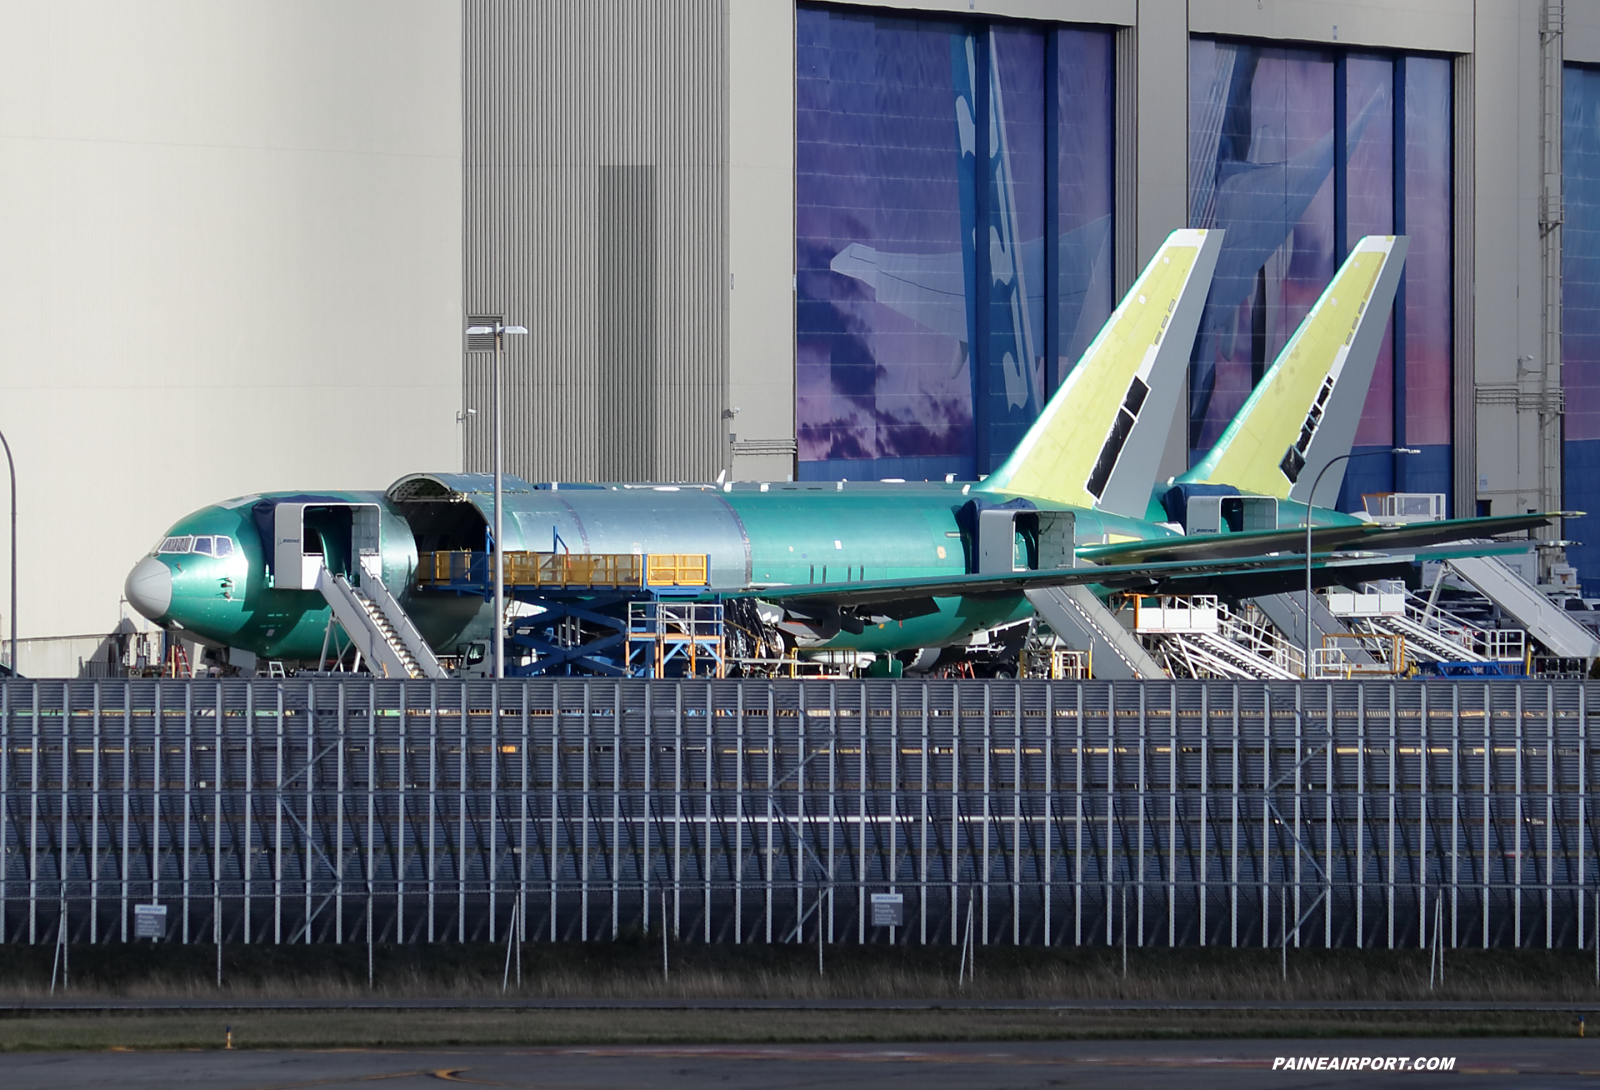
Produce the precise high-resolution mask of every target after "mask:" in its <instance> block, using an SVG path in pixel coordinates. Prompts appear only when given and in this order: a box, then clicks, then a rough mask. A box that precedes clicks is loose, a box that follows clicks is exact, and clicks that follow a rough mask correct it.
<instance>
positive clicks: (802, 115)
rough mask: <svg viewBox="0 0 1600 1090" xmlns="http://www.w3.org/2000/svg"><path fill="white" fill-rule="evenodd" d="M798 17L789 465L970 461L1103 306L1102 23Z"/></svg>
mask: <svg viewBox="0 0 1600 1090" xmlns="http://www.w3.org/2000/svg"><path fill="white" fill-rule="evenodd" d="M797 28H798V39H797V40H798V45H797V52H796V65H797V117H796V148H795V159H796V240H795V249H796V278H795V279H796V283H795V290H796V368H797V375H796V406H795V409H796V429H797V438H798V441H799V448H800V470H801V476H802V477H803V478H812V479H822V478H828V477H839V476H859V477H872V476H902V477H907V478H912V477H937V476H941V475H943V474H945V473H956V474H960V475H962V476H964V477H970V476H973V475H974V474H975V473H981V472H986V471H988V470H990V469H992V468H993V467H994V465H996V464H998V463H999V461H1000V460H1002V459H1004V458H1005V457H1006V455H1008V454H1009V453H1010V451H1011V449H1012V448H1013V447H1014V446H1015V444H1016V443H1017V442H1018V441H1019V440H1020V439H1021V438H1022V436H1023V435H1024V434H1025V433H1026V430H1027V428H1028V426H1029V425H1030V424H1032V422H1033V421H1034V419H1036V418H1037V416H1038V414H1039V411H1040V409H1041V408H1042V406H1043V404H1044V400H1045V397H1046V395H1047V391H1046V390H1045V388H1044V387H1045V382H1046V376H1047V368H1046V362H1047V360H1049V359H1050V357H1051V356H1053V355H1055V356H1058V355H1059V353H1060V352H1061V348H1060V346H1061V345H1068V344H1087V343H1088V341H1089V339H1091V338H1092V337H1093V336H1094V334H1095V333H1096V332H1098V330H1099V327H1100V324H1101V323H1102V322H1103V321H1104V318H1105V316H1106V315H1107V314H1109V313H1110V284H1111V273H1110V223H1111V181H1110V171H1111V165H1110V164H1111V154H1110V140H1111V108H1112V101H1113V99H1112V83H1111V36H1110V35H1109V34H1107V33H1105V32H1103V31H1071V30H1067V29H1064V28H1059V29H1052V30H1048V31H1047V30H1044V29H1041V28H1039V27H1036V26H1031V25H1022V24H1013V23H1002V22H988V21H983V20H968V21H962V22H956V21H939V20H926V19H917V18H914V17H905V16H899V15H877V14H866V13H861V12H854V11H848V10H839V9H833V8H820V7H801V8H800V9H799V10H798V12H797ZM1052 34H1053V35H1056V37H1055V40H1054V43H1053V44H1054V45H1055V47H1056V48H1055V49H1054V50H1052V49H1050V48H1049V47H1050V46H1051V45H1052V39H1051V37H1050V35H1052ZM1052 55H1054V57H1055V61H1054V66H1053V67H1052V61H1051V57H1052ZM1052 96H1053V97H1054V100H1053V101H1052ZM1049 107H1054V108H1055V109H1056V111H1058V113H1057V118H1056V126H1055V130H1054V132H1051V131H1047V126H1048V125H1049V124H1050V119H1051V109H1050V108H1049ZM1052 148H1054V149H1055V151H1056V154H1055V156H1054V157H1051V155H1050V152H1051V149H1052ZM1058 175H1059V176H1060V178H1058ZM1061 179H1064V180H1061ZM1052 185H1055V186H1058V188H1057V189H1056V190H1055V192H1056V193H1057V194H1058V204H1057V220H1056V222H1055V223H1052V224H1047V223H1046V214H1047V209H1048V208H1049V206H1050V203H1051V202H1050V201H1049V200H1048V199H1047V198H1048V196H1049V195H1050V193H1051V189H1050V187H1051V186H1052ZM1052 246H1054V247H1056V250H1055V252H1056V254H1057V260H1056V263H1055V276H1054V278H1053V279H1052V281H1051V283H1049V284H1047V283H1046V274H1047V262H1046V255H1047V252H1048V250H1049V248H1050V247H1052ZM1052 291H1054V293H1055V294H1054V296H1053V297H1052V295H1051V292H1052ZM1048 315H1054V316H1055V319H1056V320H1055V322H1054V327H1055V330H1056V331H1057V332H1056V333H1055V334H1054V336H1055V339H1056V344H1055V345H1050V344H1048V343H1047V338H1049V337H1051V336H1052V330H1051V327H1052V323H1051V322H1049V321H1047V316H1048ZM1090 324H1092V326H1093V328H1092V329H1088V330H1087V332H1085V327H1086V326H1088V325H1090ZM980 462H981V463H982V464H980Z"/></svg>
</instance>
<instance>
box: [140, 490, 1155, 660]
mask: <svg viewBox="0 0 1600 1090" xmlns="http://www.w3.org/2000/svg"><path fill="white" fill-rule="evenodd" d="M513 482H514V484H513ZM507 487H508V491H507V492H506V493H505V503H506V518H505V523H506V528H505V537H506V541H505V546H506V548H507V549H508V550H527V551H545V552H547V551H550V550H552V549H553V548H561V547H565V548H566V549H570V550H571V551H573V552H586V553H633V552H642V553H647V554H649V553H696V554H698V553H704V554H706V555H707V556H708V557H709V566H710V590H711V591H713V592H719V591H720V592H731V591H736V590H749V589H751V588H761V587H777V586H782V585H797V584H800V585H803V584H816V583H842V582H862V581H873V582H877V581H882V580H894V579H901V578H926V577H930V576H941V575H960V574H962V573H964V572H966V571H967V570H968V565H969V560H968V555H969V550H970V548H971V543H970V542H969V541H966V540H965V539H963V537H962V533H961V530H960V528H959V526H958V525H957V521H956V512H957V511H958V510H960V508H961V507H962V505H963V504H965V503H966V502H968V500H969V498H970V497H969V495H968V490H969V487H970V486H966V485H963V484H961V483H955V484H944V483H924V484H889V483H882V484H879V483H871V484H867V483H854V482H846V483H844V484H843V485H842V486H841V485H838V484H835V483H834V482H827V483H806V482H796V483H775V484H770V485H766V486H760V485H755V484H737V485H734V486H732V487H731V488H717V487H713V486H700V485H684V486H659V485H658V486H648V485H644V486H624V485H618V486H606V487H601V488H595V487H570V486H569V487H565V488H559V489H534V488H532V487H530V486H527V485H526V484H524V483H523V482H521V481H515V479H514V478H512V479H508V482H507ZM289 495H290V494H288V493H279V494H270V493H269V494H263V495H260V496H251V497H246V498H244V499H242V500H235V501H231V502H230V503H227V504H223V505H218V506H214V507H207V508H204V509H202V510H200V511H197V512H195V513H193V514H191V515H189V516H188V517H186V518H184V519H182V520H180V521H179V522H178V523H177V524H176V525H174V526H173V528H172V529H171V530H170V531H168V534H169V536H185V535H226V536H228V537H230V538H232V539H233V541H234V542H235V552H234V554H233V555H232V556H230V557H226V558H213V557H209V556H201V555H196V554H193V553H188V554H152V555H153V556H154V557H155V559H156V560H157V561H158V562H160V563H162V564H165V565H166V566H167V567H168V569H169V570H170V571H171V575H172V599H171V604H170V606H169V608H168V609H167V610H166V612H165V614H163V615H162V616H158V617H153V618H151V619H152V620H155V621H157V622H158V623H167V624H170V623H172V622H176V623H177V624H178V625H181V626H182V628H183V629H184V630H186V631H187V632H188V633H190V634H192V635H193V636H196V637H199V638H201V639H204V640H206V641H209V642H212V643H216V644H221V645H225V646H230V647H237V648H241V649H244V650H248V651H252V652H254V653H255V654H258V655H261V656H264V657H270V658H282V659H290V660H302V661H303V660H310V659H315V658H316V657H317V656H318V654H319V652H320V651H321V648H322V643H323V638H324V633H325V630H326V627H327V623H328V618H329V610H328V606H327V603H326V602H325V601H324V600H323V598H322V596H321V595H320V594H319V593H317V592H316V591H299V590H278V589H275V588H274V587H273V586H272V585H271V584H272V579H271V576H270V574H269V564H268V557H267V547H266V545H265V544H264V543H263V541H262V535H261V532H260V531H259V530H258V529H257V525H256V522H255V519H254V518H253V517H252V509H253V507H254V506H255V505H256V504H257V503H259V502H261V501H264V500H265V501H271V500H274V499H279V498H287V497H288V496H289ZM300 498H302V499H303V498H304V497H300ZM318 498H319V499H325V500H326V501H327V502H329V503H336V502H345V503H366V504H377V505H379V507H380V508H381V509H382V511H383V517H382V536H381V549H382V570H383V581H384V583H385V585H386V586H387V587H388V588H389V589H390V591H391V592H392V593H394V594H395V596H396V597H397V598H399V599H400V601H401V603H402V605H403V606H404V607H405V608H406V610H407V612H409V613H410V614H411V617H412V619H413V620H414V621H415V622H416V624H417V627H418V628H419V629H420V630H421V632H422V634H423V636H424V637H425V638H426V639H427V640H428V642H429V643H430V644H431V645H432V646H433V647H434V648H436V649H437V650H438V651H439V652H440V653H443V654H451V653H455V652H456V651H457V650H458V649H459V647H460V646H461V645H462V644H464V643H466V642H467V641H470V640H474V639H484V638H487V636H488V635H489V633H490V622H491V614H492V610H491V608H490V607H489V605H488V603H486V602H485V601H484V600H483V598H482V597H480V596H477V595H462V594H457V593H451V592H440V591H434V590H419V589H417V588H416V587H415V585H414V582H413V573H414V571H415V569H416V563H417V554H418V552H419V548H418V535H417V534H415V533H414V532H413V525H412V523H410V522H408V515H410V514H415V513H416V512H417V511H418V510H419V508H417V507H415V506H408V505H406V504H404V503H395V502H393V501H391V500H390V499H389V498H387V496H386V495H385V494H383V493H377V492H328V493H319V494H318ZM470 498H471V501H472V503H471V506H472V507H473V508H475V511H476V516H477V517H476V518H474V519H473V525H474V526H475V527H476V531H475V532H476V534H477V535H478V536H477V541H476V548H478V549H479V550H481V549H482V548H483V537H482V534H483V528H484V527H485V526H487V525H488V524H490V523H491V522H492V519H493V506H492V501H491V499H490V498H489V496H487V495H485V494H482V493H478V494H474V495H472V496H471V497H470ZM423 506H425V507H426V506H429V505H423ZM1037 506H1038V507H1039V508H1040V509H1042V510H1052V509H1054V510H1060V509H1066V508H1063V507H1062V506H1061V505H1057V504H1052V503H1049V502H1047V501H1039V502H1038V504H1037ZM437 507H438V505H432V508H433V509H437ZM455 509H456V510H457V511H461V510H463V507H462V506H456V507H455ZM1075 514H1076V517H1077V522H1076V527H1077V528H1076V539H1077V541H1078V543H1080V544H1086V543H1100V542H1104V541H1107V540H1148V539H1150V538H1156V537H1167V536H1172V533H1173V532H1172V531H1170V530H1168V529H1167V528H1165V527H1160V526H1155V525H1152V524H1151V523H1149V522H1145V521H1142V520H1139V519H1131V518H1125V517H1121V516H1117V515H1109V514H1103V513H1099V512H1093V511H1085V510H1082V509H1075ZM480 519H481V521H479V520H480ZM419 525H420V524H419ZM311 531H312V527H311V524H310V523H309V522H308V524H307V532H308V535H309V534H310V533H311ZM423 532H424V533H426V531H423ZM430 547H436V546H433V545H431V544H425V545H424V547H423V548H424V551H426V549H428V548H430ZM455 547H462V546H460V545H457V546H455ZM468 547H471V546H470V542H469V545H468ZM336 553H337V549H336V548H335V547H333V544H332V542H331V541H330V543H329V547H328V552H327V555H328V556H329V558H330V563H332V562H333V559H334V557H335V555H336ZM935 604H936V605H937V606H938V612H937V613H933V614H929V615H927V616H923V617H916V618H912V619H909V620H905V621H891V622H888V623H885V624H869V625H867V626H866V628H865V630H864V631H863V632H861V633H860V634H855V635H852V634H848V633H840V634H839V635H838V636H837V637H834V638H832V639H830V640H828V641H827V642H826V644H825V646H828V647H836V648H848V649H856V650H861V651H877V652H886V651H898V650H906V649H911V648H918V647H937V646H943V645H947V644H951V643H955V642H959V641H963V640H965V639H967V638H968V637H970V636H971V635H972V634H974V633H976V632H979V631H982V630H984V629H987V628H992V627H994V626H996V625H1000V624H1005V623H1007V622H1010V621H1015V620H1023V619H1026V618H1027V617H1028V616H1029V615H1030V614H1031V612H1032V610H1031V607H1030V606H1029V605H1028V603H1027V601H1026V599H1025V598H1023V596H1022V595H1020V594H994V595H983V596H969V597H950V598H939V599H936V600H935Z"/></svg>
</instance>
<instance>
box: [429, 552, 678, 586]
mask: <svg viewBox="0 0 1600 1090" xmlns="http://www.w3.org/2000/svg"><path fill="white" fill-rule="evenodd" d="M492 555H493V554H491V553H479V552H471V551H468V550H460V551H451V552H436V553H419V554H418V555H417V575H416V583H417V586H418V587H422V588H432V589H438V590H461V591H466V590H484V589H486V588H488V587H490V586H492V585H493V582H494V568H493V565H492V563H491V561H490V557H491V556H492ZM708 560H709V557H708V556H707V555H706V554H705V553H649V554H644V555H641V554H639V553H528V552H508V553H506V554H505V567H506V576H505V578H506V586H508V587H513V588H530V589H543V590H566V589H575V588H582V587H607V588H627V587H637V588H639V589H647V588H650V587H704V586H706V585H707V581H708V580H707V573H708V570H709V569H708Z"/></svg>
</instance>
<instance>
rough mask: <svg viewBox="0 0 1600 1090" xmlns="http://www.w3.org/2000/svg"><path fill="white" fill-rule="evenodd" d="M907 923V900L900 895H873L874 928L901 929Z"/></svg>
mask: <svg viewBox="0 0 1600 1090" xmlns="http://www.w3.org/2000/svg"><path fill="white" fill-rule="evenodd" d="M905 922H906V899H905V898H904V897H902V896H901V895H900V894H898V893H874V894H873V895H872V926H873V927H900V926H902V925H904V924H905Z"/></svg>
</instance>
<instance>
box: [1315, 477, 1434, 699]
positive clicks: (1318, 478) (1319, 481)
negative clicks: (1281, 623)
mask: <svg viewBox="0 0 1600 1090" xmlns="http://www.w3.org/2000/svg"><path fill="white" fill-rule="evenodd" d="M1421 453H1422V451H1420V450H1417V449H1416V448H1415V447H1390V448H1389V449H1388V450H1363V451H1356V452H1352V453H1350V454H1341V455H1339V456H1338V457H1336V458H1330V459H1328V464H1327V465H1325V466H1323V467H1322V468H1321V469H1319V470H1318V471H1317V477H1316V479H1315V480H1314V481H1312V482H1311V491H1310V493H1309V494H1307V496H1306V642H1305V653H1306V666H1305V670H1306V677H1307V678H1310V677H1311V675H1312V673H1313V671H1312V669H1311V505H1312V503H1313V502H1314V501H1315V500H1316V498H1317V486H1319V485H1320V484H1322V475H1323V474H1324V473H1326V472H1328V470H1330V469H1332V468H1333V465H1334V463H1335V462H1345V461H1349V460H1350V459H1351V458H1367V457H1370V456H1372V455H1374V454H1421Z"/></svg>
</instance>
